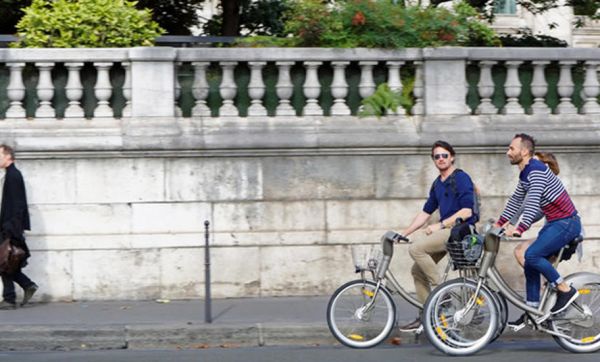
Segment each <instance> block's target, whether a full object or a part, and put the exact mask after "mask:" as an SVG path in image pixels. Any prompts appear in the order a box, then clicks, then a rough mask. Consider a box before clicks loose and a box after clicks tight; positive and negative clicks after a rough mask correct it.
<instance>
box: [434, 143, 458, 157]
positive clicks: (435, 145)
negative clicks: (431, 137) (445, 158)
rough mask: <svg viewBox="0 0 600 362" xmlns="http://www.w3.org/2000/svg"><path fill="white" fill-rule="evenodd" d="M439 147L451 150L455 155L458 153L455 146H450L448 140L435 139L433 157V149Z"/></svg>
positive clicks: (451, 153)
mask: <svg viewBox="0 0 600 362" xmlns="http://www.w3.org/2000/svg"><path fill="white" fill-rule="evenodd" d="M437 147H441V148H443V149H445V150H446V151H448V152H450V156H452V157H454V155H456V152H454V148H452V146H450V144H449V143H448V142H446V141H441V140H438V141H435V143H434V144H433V146H431V157H433V150H435V149H436V148H437Z"/></svg>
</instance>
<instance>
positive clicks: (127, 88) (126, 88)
mask: <svg viewBox="0 0 600 362" xmlns="http://www.w3.org/2000/svg"><path fill="white" fill-rule="evenodd" d="M122 65H123V68H125V82H123V97H124V98H125V107H124V108H123V111H122V112H123V115H122V117H131V63H130V62H123V64H122Z"/></svg>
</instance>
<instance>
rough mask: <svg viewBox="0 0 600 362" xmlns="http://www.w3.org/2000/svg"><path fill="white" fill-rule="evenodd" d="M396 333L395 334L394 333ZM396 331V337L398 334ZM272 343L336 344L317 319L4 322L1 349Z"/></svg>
mask: <svg viewBox="0 0 600 362" xmlns="http://www.w3.org/2000/svg"><path fill="white" fill-rule="evenodd" d="M394 337H396V338H395V339H393V338H394ZM398 337H399V338H398ZM547 337H549V336H546V335H545V334H542V333H540V332H536V331H533V330H527V331H520V332H519V333H514V332H511V331H505V333H504V334H503V335H502V337H501V339H502V340H524V339H540V338H547ZM384 343H393V344H399V345H416V344H427V343H428V341H427V338H426V336H425V335H423V334H421V335H418V336H417V335H415V334H413V333H401V332H399V331H397V330H396V331H395V332H393V333H392V334H391V335H390V338H389V339H388V340H387V341H386V342H384ZM276 345H303V346H314V345H340V344H339V343H338V342H337V341H336V340H335V338H334V337H333V336H332V335H331V332H330V331H329V329H328V328H327V326H324V325H322V324H290V325H285V324H262V323H257V324H252V325H217V326H215V325H206V324H192V323H186V324H136V325H86V326H80V325H62V326H54V325H52V326H49V325H27V326H23V325H3V326H0V350H2V351H52V350H99V349H138V350H140V349H157V348H158V349H161V348H162V349H170V348H182V349H193V348H218V347H220V348H235V347H248V346H276Z"/></svg>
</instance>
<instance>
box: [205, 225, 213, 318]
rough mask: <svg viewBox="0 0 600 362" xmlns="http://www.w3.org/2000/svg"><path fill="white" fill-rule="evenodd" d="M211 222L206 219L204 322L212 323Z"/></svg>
mask: <svg viewBox="0 0 600 362" xmlns="http://www.w3.org/2000/svg"><path fill="white" fill-rule="evenodd" d="M209 225H210V222H209V221H208V220H205V221H204V322H206V323H212V313H211V310H210V308H211V305H210V304H211V299H210V249H209V246H208V226H209Z"/></svg>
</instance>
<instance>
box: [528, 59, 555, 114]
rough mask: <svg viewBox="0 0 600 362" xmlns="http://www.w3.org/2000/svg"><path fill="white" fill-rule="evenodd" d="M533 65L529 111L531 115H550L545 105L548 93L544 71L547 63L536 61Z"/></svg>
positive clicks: (548, 108)
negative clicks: (531, 100)
mask: <svg viewBox="0 0 600 362" xmlns="http://www.w3.org/2000/svg"><path fill="white" fill-rule="evenodd" d="M532 64H533V79H532V81H531V94H532V95H533V97H534V99H533V104H532V105H531V111H532V113H533V114H550V107H548V105H547V104H546V100H545V97H546V94H547V93H548V82H547V81H546V76H545V73H544V69H545V68H546V65H548V64H550V62H548V61H541V60H536V61H533V62H532Z"/></svg>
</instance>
